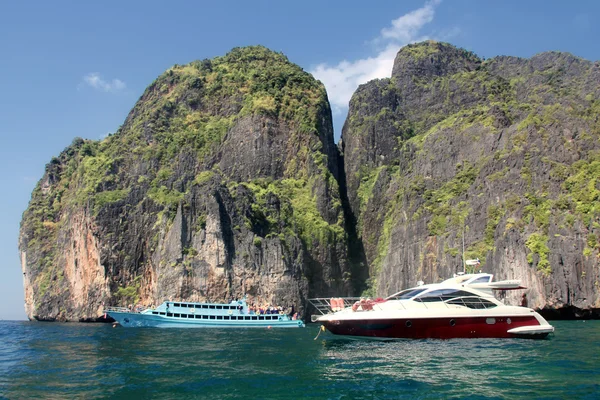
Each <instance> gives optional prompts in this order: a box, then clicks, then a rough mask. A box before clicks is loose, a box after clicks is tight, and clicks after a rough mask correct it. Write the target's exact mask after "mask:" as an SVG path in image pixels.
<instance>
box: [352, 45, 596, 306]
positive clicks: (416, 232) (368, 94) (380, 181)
mask: <svg viewBox="0 0 600 400" xmlns="http://www.w3.org/2000/svg"><path fill="white" fill-rule="evenodd" d="M599 97H600V64H599V63H598V62H596V63H593V62H589V61H586V60H583V59H580V58H577V57H574V56H572V55H570V54H568V53H558V52H548V53H542V54H539V55H536V56H534V57H532V58H531V59H522V58H516V57H497V58H493V59H489V60H485V61H484V60H482V59H480V58H478V57H477V56H476V55H474V54H473V53H471V52H467V51H465V50H462V49H458V48H456V47H453V46H451V45H448V44H444V43H437V42H424V43H419V44H414V45H409V46H406V47H404V48H402V49H401V50H400V51H399V52H398V54H397V57H396V59H395V62H394V67H393V71H392V77H391V78H390V79H382V80H376V81H372V82H369V83H367V84H365V85H362V86H361V87H359V89H358V90H357V91H356V93H355V94H354V96H353V97H352V100H351V102H350V110H349V115H348V119H347V121H346V123H345V125H344V129H343V136H342V141H343V142H342V147H343V152H344V165H345V173H346V176H347V185H348V197H349V202H350V205H351V209H352V211H353V214H354V215H355V216H356V218H357V221H358V232H359V236H360V237H361V239H362V242H363V243H364V247H365V253H366V258H367V260H368V263H369V265H370V274H371V278H370V281H369V283H370V285H371V292H372V293H377V294H379V295H385V294H388V293H390V292H393V291H395V290H397V289H399V288H403V287H406V286H408V285H414V284H415V282H416V281H418V280H424V281H427V282H433V281H438V280H440V279H443V278H446V277H448V276H451V275H452V273H454V272H456V271H459V270H462V268H463V267H462V260H461V254H462V243H463V240H464V245H465V248H466V252H465V254H466V257H467V258H472V257H479V258H480V259H481V260H482V268H483V269H484V270H485V271H488V272H491V273H494V274H496V276H497V277H498V278H500V279H502V278H520V279H522V280H523V282H524V284H525V285H526V286H527V287H528V288H529V289H530V291H529V298H530V299H531V301H530V303H531V304H530V305H531V306H534V307H537V308H542V309H545V310H547V311H554V312H557V313H562V314H564V315H588V316H589V315H592V314H595V315H596V316H598V315H599V314H600V313H599V309H600V286H599V285H600V284H599V281H600V266H599V254H600V252H599V251H600V241H599V240H598V238H599V235H600V207H599V204H600V203H599V201H600V179H599V178H600V121H599V118H600V100H599ZM512 296H516V295H509V298H508V301H515V299H514V298H513V297H512Z"/></svg>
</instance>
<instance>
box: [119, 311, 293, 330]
mask: <svg viewBox="0 0 600 400" xmlns="http://www.w3.org/2000/svg"><path fill="white" fill-rule="evenodd" d="M108 315H110V316H111V317H112V318H113V319H114V320H115V321H117V322H118V323H119V324H120V325H121V326H124V327H127V328H134V327H135V328H140V327H156V328H268V327H271V328H303V327H304V322H302V321H301V320H292V319H289V318H288V317H287V316H281V317H278V319H276V320H275V319H274V320H269V321H264V320H262V321H261V320H248V321H225V320H216V319H214V320H213V319H208V320H206V319H188V318H177V317H166V316H162V315H152V314H140V313H133V312H132V313H128V312H116V311H109V312H108Z"/></svg>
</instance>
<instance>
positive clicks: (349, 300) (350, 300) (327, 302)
mask: <svg viewBox="0 0 600 400" xmlns="http://www.w3.org/2000/svg"><path fill="white" fill-rule="evenodd" d="M340 298H341V299H342V300H343V301H344V307H343V308H348V307H352V304H354V302H356V301H359V300H360V299H361V298H360V297H336V299H340ZM308 302H309V303H310V304H311V305H312V306H313V307H314V308H315V309H316V310H317V311H318V312H320V313H321V315H325V314H330V313H332V312H333V309H332V307H331V298H329V297H317V298H314V299H308Z"/></svg>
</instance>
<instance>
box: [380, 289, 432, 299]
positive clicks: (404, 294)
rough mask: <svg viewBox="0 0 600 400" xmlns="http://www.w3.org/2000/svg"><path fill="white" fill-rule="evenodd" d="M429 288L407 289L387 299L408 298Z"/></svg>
mask: <svg viewBox="0 0 600 400" xmlns="http://www.w3.org/2000/svg"><path fill="white" fill-rule="evenodd" d="M425 290H427V288H423V289H406V290H403V291H401V292H398V293H396V294H393V295H391V296H390V297H388V298H387V299H386V300H407V299H411V298H413V297H415V296H416V295H418V294H419V293H421V292H424V291H425Z"/></svg>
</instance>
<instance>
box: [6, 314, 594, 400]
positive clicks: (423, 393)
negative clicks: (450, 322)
mask: <svg viewBox="0 0 600 400" xmlns="http://www.w3.org/2000/svg"><path fill="white" fill-rule="evenodd" d="M556 326H557V333H556V335H555V336H554V337H553V338H551V339H549V340H543V341H530V340H517V339H515V340H500V339H475V340H399V341H393V342H375V341H349V340H343V339H338V338H336V337H334V336H328V335H321V336H320V337H319V339H318V340H316V341H315V340H313V338H314V336H315V334H316V326H309V327H308V328H307V329H285V330H283V329H282V330H277V329H273V330H266V329H264V330H263V329H240V330H238V329H181V330H179V329H123V328H115V329H113V328H111V326H110V325H82V324H47V323H46V324H44V323H21V322H8V323H7V322H2V323H0V339H2V345H1V346H0V397H2V396H6V397H8V398H32V397H43V398H65V397H94V398H99V397H123V398H148V397H160V398H182V397H184V398H185V397H197V396H200V397H207V398H319V399H320V398H332V399H354V398H390V399H397V398H440V397H444V398H449V397H453V398H464V397H476V398H514V397H540V396H542V397H550V398H566V397H578V398H586V397H588V398H594V396H595V395H596V393H598V392H599V391H600V387H599V384H598V382H600V372H599V371H598V369H597V367H596V362H597V359H598V355H599V354H600V321H588V322H585V323H584V322H562V323H560V322H559V323H556Z"/></svg>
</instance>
